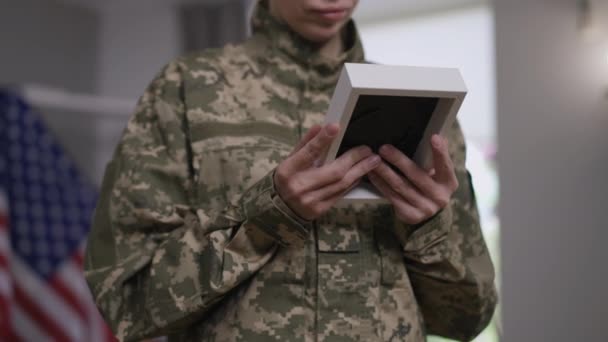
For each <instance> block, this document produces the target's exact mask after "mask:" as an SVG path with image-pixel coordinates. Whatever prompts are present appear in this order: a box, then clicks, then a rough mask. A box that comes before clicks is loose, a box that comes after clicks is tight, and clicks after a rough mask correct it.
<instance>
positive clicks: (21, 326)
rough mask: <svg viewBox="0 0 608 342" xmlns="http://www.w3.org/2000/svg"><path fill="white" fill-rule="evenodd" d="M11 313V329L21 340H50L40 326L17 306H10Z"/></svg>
mask: <svg viewBox="0 0 608 342" xmlns="http://www.w3.org/2000/svg"><path fill="white" fill-rule="evenodd" d="M11 314H12V315H13V329H14V331H15V334H16V335H17V336H19V337H21V339H22V340H23V341H43V342H44V341H51V337H50V336H48V335H47V334H46V333H45V332H44V331H42V330H40V329H41V328H40V327H39V326H38V325H37V324H36V323H34V322H33V321H32V319H31V318H30V317H29V316H28V315H27V314H26V313H25V312H24V311H23V310H22V309H21V307H19V306H18V305H13V306H12V311H11Z"/></svg>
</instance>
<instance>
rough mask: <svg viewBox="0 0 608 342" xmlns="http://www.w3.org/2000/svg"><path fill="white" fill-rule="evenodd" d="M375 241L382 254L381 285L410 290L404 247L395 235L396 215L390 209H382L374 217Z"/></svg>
mask: <svg viewBox="0 0 608 342" xmlns="http://www.w3.org/2000/svg"><path fill="white" fill-rule="evenodd" d="M373 220H374V222H375V223H376V224H375V225H374V239H375V240H376V244H377V247H378V252H379V254H380V263H381V266H380V269H381V284H382V285H385V286H389V287H395V288H404V287H405V288H409V287H410V281H409V277H408V275H407V270H406V266H405V259H404V255H403V247H402V245H401V243H400V242H399V240H398V239H397V237H396V236H395V233H394V232H393V227H394V215H393V213H392V211H391V210H390V208H388V207H386V208H380V209H379V210H378V211H377V213H375V215H374V219H373Z"/></svg>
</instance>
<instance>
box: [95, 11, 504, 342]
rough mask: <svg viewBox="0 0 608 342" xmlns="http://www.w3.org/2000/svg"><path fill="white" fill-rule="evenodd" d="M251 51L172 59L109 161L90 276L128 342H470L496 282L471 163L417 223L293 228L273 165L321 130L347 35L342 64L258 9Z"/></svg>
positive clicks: (357, 218)
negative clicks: (157, 339)
mask: <svg viewBox="0 0 608 342" xmlns="http://www.w3.org/2000/svg"><path fill="white" fill-rule="evenodd" d="M253 27H254V34H253V36H252V37H251V38H250V39H249V40H248V41H246V42H245V43H244V44H242V45H237V46H228V47H225V48H223V49H219V50H208V51H205V52H203V53H200V54H197V55H192V56H188V57H183V58H180V59H178V60H176V61H174V62H172V63H170V64H169V65H168V66H166V67H165V68H164V70H163V71H162V72H161V74H160V75H159V76H158V77H157V78H156V79H155V80H154V81H153V82H152V84H151V85H150V87H149V88H148V89H147V91H146V92H145V94H144V95H143V97H142V98H141V99H140V101H139V104H138V107H137V109H136V112H135V114H134V116H133V117H132V118H131V119H130V121H129V123H128V126H127V128H126V130H125V132H124V135H123V137H122V139H121V142H120V144H119V146H118V147H117V149H116V152H115V155H114V157H113V160H112V161H111V162H110V163H109V165H108V167H107V170H106V173H105V177H104V181H103V186H102V191H101V196H100V199H99V203H98V207H97V209H96V213H95V217H94V222H93V228H92V231H91V234H90V237H89V240H88V247H87V253H86V261H85V268H86V278H87V281H88V284H89V286H90V288H91V291H92V292H93V295H94V298H95V300H96V302H97V304H98V306H99V308H100V310H101V312H102V313H103V315H104V317H105V319H106V320H107V321H108V323H109V324H110V326H111V327H112V329H113V331H114V333H115V334H116V335H117V336H118V338H119V339H120V340H122V341H136V340H139V339H142V338H146V337H151V336H157V335H168V336H169V340H170V341H226V342H228V341H247V342H255V341H423V340H425V336H426V334H427V333H429V334H439V335H444V336H449V337H452V338H456V339H460V340H468V339H471V338H472V337H473V336H475V335H476V334H477V333H478V332H480V331H481V329H483V328H484V327H485V326H486V325H487V323H488V321H489V320H490V318H491V316H492V313H493V309H494V306H495V302H496V294H495V288H494V283H493V282H494V271H493V266H492V263H491V260H490V258H489V255H488V251H487V248H486V245H485V242H484V239H483V236H482V233H481V230H480V227H479V219H478V215H477V211H476V204H475V198H474V196H473V192H472V188H471V183H470V180H469V178H468V175H467V172H466V170H465V168H464V162H465V160H464V158H465V147H464V141H463V137H462V134H461V131H460V129H459V127H458V126H457V125H456V126H454V127H453V128H452V129H451V130H450V132H449V139H450V141H451V155H452V158H453V159H454V163H455V165H456V171H457V174H458V179H459V181H460V188H459V190H458V191H457V192H456V193H455V194H454V197H453V199H452V201H451V205H450V206H449V207H447V208H446V209H444V210H443V211H442V212H441V213H440V214H438V215H436V216H435V217H434V218H433V219H431V220H430V221H428V222H427V223H426V224H423V225H421V226H419V227H411V226H407V225H404V224H401V223H399V222H397V221H396V220H395V219H394V216H393V213H392V209H391V207H390V206H389V205H373V206H372V205H359V206H345V207H336V208H334V209H332V210H331V211H330V212H329V213H328V214H326V215H325V216H324V217H322V218H321V219H319V220H316V221H314V222H306V221H302V220H301V219H299V218H298V217H297V216H296V215H294V213H292V212H291V211H290V209H289V208H288V207H287V206H286V205H285V203H283V202H282V201H281V198H280V197H279V196H277V195H276V193H275V190H274V186H273V180H272V172H273V169H274V168H275V167H276V165H277V164H278V163H279V162H280V161H281V160H283V159H284V158H285V157H286V156H287V155H288V154H289V152H290V151H291V149H292V147H293V146H294V145H295V143H296V142H297V141H298V140H299V137H300V136H301V135H302V133H303V132H305V131H306V129H307V128H309V127H310V126H312V125H313V124H315V123H320V122H322V120H323V117H324V113H325V111H326V109H327V107H328V102H329V99H330V96H331V94H332V92H333V88H334V86H335V84H336V82H337V78H338V75H339V71H340V68H341V65H342V64H343V63H344V62H345V61H350V62H362V61H363V50H362V47H361V44H360V42H359V39H358V36H357V33H356V29H355V27H354V24H353V23H352V22H351V23H350V24H349V25H348V27H347V28H346V33H347V35H348V38H349V39H348V43H349V44H348V50H347V51H345V52H344V54H343V55H342V56H340V57H339V58H337V59H335V60H328V59H325V58H323V57H321V56H320V55H319V54H318V53H316V51H315V48H314V47H313V46H311V45H310V44H309V43H307V42H305V41H304V40H302V39H301V38H299V37H297V36H296V35H295V34H294V33H293V32H291V31H290V30H289V29H287V28H286V27H284V26H283V24H281V23H278V22H276V21H275V20H273V19H272V18H271V17H270V15H269V14H268V11H267V9H266V8H265V6H264V4H263V3H262V5H258V8H257V9H256V12H255V14H254V19H253Z"/></svg>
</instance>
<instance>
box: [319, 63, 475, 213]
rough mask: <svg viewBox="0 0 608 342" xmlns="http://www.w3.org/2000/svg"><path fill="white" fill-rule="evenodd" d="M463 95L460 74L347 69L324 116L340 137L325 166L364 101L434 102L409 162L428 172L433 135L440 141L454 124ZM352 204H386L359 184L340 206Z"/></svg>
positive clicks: (413, 69) (452, 71)
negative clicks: (378, 98)
mask: <svg viewBox="0 0 608 342" xmlns="http://www.w3.org/2000/svg"><path fill="white" fill-rule="evenodd" d="M466 94H467V88H466V85H465V82H464V80H463V78H462V75H461V74H460V71H459V70H458V69H454V68H436V67H417V66H389V65H379V64H359V63H346V64H345V65H344V68H343V69H342V72H341V74H340V78H339V80H338V83H337V85H336V88H335V90H334V94H333V96H332V99H331V102H330V105H329V109H328V111H327V114H326V116H325V124H328V123H338V124H339V125H340V132H339V134H338V136H337V137H336V139H335V140H334V141H333V143H332V144H331V145H330V147H329V150H328V153H327V156H326V157H325V159H324V160H323V163H329V162H331V161H333V160H335V159H336V157H337V155H338V151H339V149H340V146H341V144H342V141H343V139H344V136H345V133H346V132H347V128H348V125H349V122H350V121H351V117H352V115H353V112H354V111H355V107H356V106H357V103H358V101H359V99H363V97H362V96H365V95H371V96H396V97H407V98H427V99H429V98H431V99H434V100H433V101H435V100H436V102H434V103H436V105H433V108H434V109H431V110H432V114H431V115H430V118H428V117H427V119H428V121H427V123H426V125H425V129H424V132H423V133H422V135H421V139H420V140H419V143H418V144H417V147H416V148H415V153H414V154H413V158H412V159H413V160H414V161H415V162H416V163H417V164H418V165H420V166H421V167H423V168H425V169H429V168H431V167H432V163H433V160H432V151H431V146H430V139H431V137H432V136H433V134H440V135H444V133H445V130H446V129H447V128H449V127H450V126H451V125H452V123H453V121H454V120H455V118H456V115H457V113H458V111H459V110H460V107H461V105H462V103H463V101H464V99H465V96H466ZM427 101H428V100H427ZM429 108H430V107H429ZM419 133H420V132H419ZM350 201H355V202H361V201H364V202H377V201H380V202H385V201H386V199H384V197H382V196H381V195H380V194H379V192H378V191H377V190H376V189H374V188H373V186H371V184H365V183H361V185H359V186H357V187H355V188H353V189H352V190H351V191H350V192H349V193H348V194H346V195H345V197H344V198H343V199H342V202H350Z"/></svg>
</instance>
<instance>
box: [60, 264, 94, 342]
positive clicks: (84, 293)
mask: <svg viewBox="0 0 608 342" xmlns="http://www.w3.org/2000/svg"><path fill="white" fill-rule="evenodd" d="M58 272H59V273H58V276H59V279H60V280H61V282H62V283H63V284H64V285H65V287H66V288H68V289H69V290H70V291H71V292H72V293H74V294H75V295H76V297H77V298H78V300H79V301H80V303H82V305H83V306H84V307H85V308H86V311H87V317H86V319H87V330H88V331H87V336H88V339H87V341H89V342H104V341H105V339H104V333H105V332H104V328H105V327H104V325H103V318H101V315H100V314H99V312H98V311H97V307H96V306H95V304H94V301H93V296H91V293H90V292H89V288H88V286H87V284H86V281H85V280H84V276H83V274H82V270H81V269H80V266H79V265H78V264H76V263H75V262H74V260H73V259H70V260H69V261H67V262H65V263H64V264H63V265H62V266H61V268H60V269H59V271H58Z"/></svg>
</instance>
